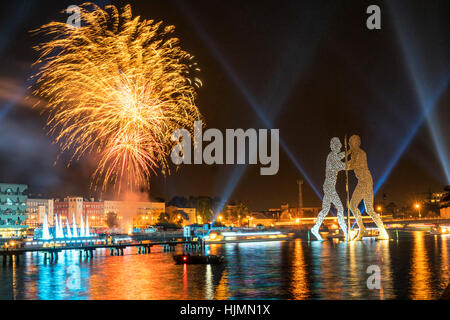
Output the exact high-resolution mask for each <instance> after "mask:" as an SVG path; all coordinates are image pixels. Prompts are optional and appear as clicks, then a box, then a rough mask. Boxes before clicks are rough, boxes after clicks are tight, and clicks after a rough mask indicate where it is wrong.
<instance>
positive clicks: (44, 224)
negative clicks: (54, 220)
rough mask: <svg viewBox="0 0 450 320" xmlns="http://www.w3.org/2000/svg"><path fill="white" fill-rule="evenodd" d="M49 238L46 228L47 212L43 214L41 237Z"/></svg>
mask: <svg viewBox="0 0 450 320" xmlns="http://www.w3.org/2000/svg"><path fill="white" fill-rule="evenodd" d="M51 238H52V236H51V235H50V232H49V230H48V220H47V214H44V221H43V222H42V239H43V240H49V239H51Z"/></svg>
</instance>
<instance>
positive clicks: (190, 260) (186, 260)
mask: <svg viewBox="0 0 450 320" xmlns="http://www.w3.org/2000/svg"><path fill="white" fill-rule="evenodd" d="M173 260H175V264H221V263H223V262H224V260H225V259H224V257H222V256H216V255H212V254H209V255H201V254H199V255H191V254H177V255H174V256H173Z"/></svg>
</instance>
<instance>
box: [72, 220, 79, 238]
mask: <svg viewBox="0 0 450 320" xmlns="http://www.w3.org/2000/svg"><path fill="white" fill-rule="evenodd" d="M72 226H73V227H72V228H73V232H72V238H78V231H77V222H76V221H75V214H74V215H73V216H72Z"/></svg>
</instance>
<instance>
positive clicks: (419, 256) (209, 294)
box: [0, 231, 450, 299]
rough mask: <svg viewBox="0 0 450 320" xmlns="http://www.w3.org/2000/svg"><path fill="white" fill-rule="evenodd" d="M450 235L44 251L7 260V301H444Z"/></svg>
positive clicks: (2, 284)
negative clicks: (51, 258) (204, 255)
mask: <svg viewBox="0 0 450 320" xmlns="http://www.w3.org/2000/svg"><path fill="white" fill-rule="evenodd" d="M449 247H450V237H449V236H430V235H428V234H426V233H424V232H419V231H417V232H412V233H404V234H400V235H399V236H398V237H397V236H396V234H394V235H393V239H392V240H391V241H375V240H364V241H362V242H357V243H351V244H346V243H345V242H318V241H314V242H306V241H301V240H300V239H297V240H293V241H289V242H266V243H241V244H226V245H211V246H209V248H208V249H209V251H210V252H211V253H212V254H221V255H224V256H225V259H226V263H224V264H223V265H221V266H208V265H188V266H186V265H185V266H181V265H175V264H174V263H173V259H172V254H173V253H163V252H162V250H161V249H160V248H153V251H152V253H151V254H148V255H139V254H138V253H137V249H135V248H133V249H131V248H129V249H127V250H126V251H125V254H124V256H113V257H111V256H109V251H105V250H97V251H96V252H95V256H94V258H93V259H86V258H82V259H81V260H80V256H79V253H78V252H77V251H67V252H63V253H60V257H59V260H58V262H57V263H49V262H47V263H45V262H44V257H43V255H42V254H38V253H33V254H28V255H27V256H26V257H23V258H22V259H21V260H20V262H19V263H18V264H16V263H14V264H12V265H9V264H8V265H6V266H1V265H0V299H436V298H439V297H440V295H441V294H442V292H443V290H444V289H445V287H446V286H447V284H448V281H449V263H450V261H449V252H448V251H449ZM371 265H377V266H378V267H379V268H380V271H381V289H380V290H369V289H368V288H367V279H368V277H369V276H370V274H368V273H367V268H368V267H369V266H371Z"/></svg>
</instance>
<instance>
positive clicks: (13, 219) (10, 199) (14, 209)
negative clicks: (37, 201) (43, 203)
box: [0, 183, 28, 238]
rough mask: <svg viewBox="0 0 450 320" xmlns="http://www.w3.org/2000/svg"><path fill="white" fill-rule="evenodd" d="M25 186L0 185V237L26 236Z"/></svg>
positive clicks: (26, 187)
mask: <svg viewBox="0 0 450 320" xmlns="http://www.w3.org/2000/svg"><path fill="white" fill-rule="evenodd" d="M27 189H28V186H27V185H25V184H9V183H0V236H1V237H3V238H10V237H19V236H23V235H25V234H26V229H27V226H26V225H24V222H25V221H26V220H27V213H26V209H27V195H26V194H25V191H26V190H27Z"/></svg>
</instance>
